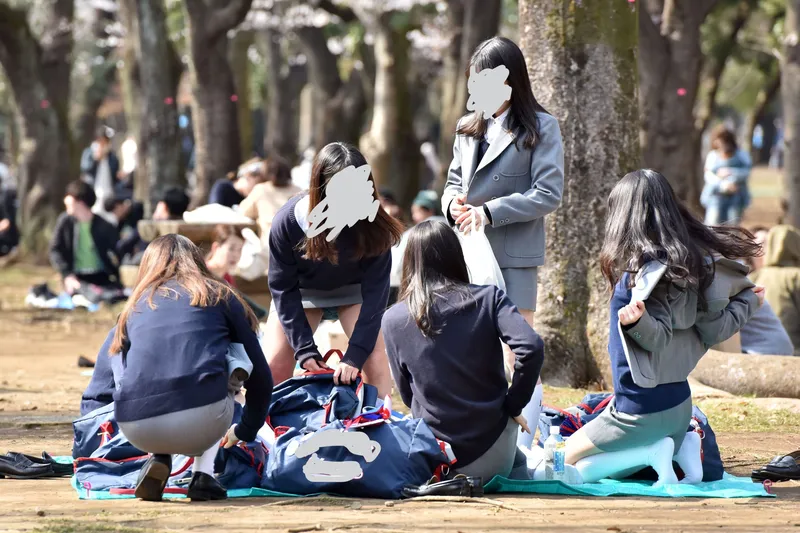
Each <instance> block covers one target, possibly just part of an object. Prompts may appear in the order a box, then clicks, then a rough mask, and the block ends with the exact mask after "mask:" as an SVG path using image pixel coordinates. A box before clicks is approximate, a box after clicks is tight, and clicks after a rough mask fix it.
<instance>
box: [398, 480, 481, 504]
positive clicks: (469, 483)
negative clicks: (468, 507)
mask: <svg viewBox="0 0 800 533" xmlns="http://www.w3.org/2000/svg"><path fill="white" fill-rule="evenodd" d="M403 496H405V497H406V498H415V497H417V496H467V497H469V498H477V497H480V496H483V481H482V480H481V478H479V477H467V476H465V475H463V474H458V475H457V476H455V477H454V478H453V479H448V480H447V481H439V482H435V483H431V482H428V483H426V484H424V485H420V486H419V487H405V488H403Z"/></svg>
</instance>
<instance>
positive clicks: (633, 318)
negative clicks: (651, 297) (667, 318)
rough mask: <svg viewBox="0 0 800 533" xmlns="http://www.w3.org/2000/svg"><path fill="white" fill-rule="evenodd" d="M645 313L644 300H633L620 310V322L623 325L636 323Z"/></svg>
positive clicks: (618, 314)
mask: <svg viewBox="0 0 800 533" xmlns="http://www.w3.org/2000/svg"><path fill="white" fill-rule="evenodd" d="M643 314H644V302H631V303H629V304H628V305H626V306H625V307H623V308H622V309H620V310H619V312H618V313H617V316H619V323H620V324H622V325H623V326H630V325H631V324H635V323H636V322H638V321H639V319H640V318H642V315H643Z"/></svg>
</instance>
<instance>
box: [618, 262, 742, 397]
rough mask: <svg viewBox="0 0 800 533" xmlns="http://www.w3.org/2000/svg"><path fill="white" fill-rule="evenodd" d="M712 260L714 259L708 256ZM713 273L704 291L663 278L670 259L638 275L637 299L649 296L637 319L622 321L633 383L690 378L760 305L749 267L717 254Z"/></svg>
mask: <svg viewBox="0 0 800 533" xmlns="http://www.w3.org/2000/svg"><path fill="white" fill-rule="evenodd" d="M708 261H712V259H710V258H709V259H708ZM713 261H714V263H715V265H714V279H713V281H712V282H711V285H709V286H708V287H707V288H706V289H705V291H704V293H703V295H704V297H705V300H706V303H707V309H706V310H703V309H701V308H700V304H699V301H698V295H697V293H696V292H694V291H692V290H688V289H687V288H685V287H681V286H680V284H678V283H677V282H670V281H666V280H662V277H663V275H664V273H665V272H666V270H667V267H666V265H663V264H661V263H659V262H657V261H652V262H650V263H647V264H646V265H645V266H644V267H643V268H642V270H641V271H640V272H639V274H638V275H637V276H636V285H635V286H634V287H633V290H632V300H633V301H644V302H645V310H644V314H643V315H642V316H641V318H639V320H638V322H636V323H635V324H633V325H629V326H623V325H621V324H619V325H618V327H619V330H620V338H621V339H622V345H623V349H624V350H625V357H626V359H627V360H628V365H629V366H630V369H631V377H632V378H633V381H634V383H636V384H637V385H639V386H640V387H646V388H652V387H655V386H657V385H663V384H666V383H676V382H681V381H685V380H686V379H687V378H688V377H689V374H690V373H691V372H692V370H694V367H695V366H697V363H698V362H699V361H700V358H701V357H703V355H705V353H706V352H707V351H708V349H709V348H710V347H711V346H714V345H715V344H718V343H720V342H722V341H724V340H726V339H729V338H730V337H732V336H733V335H734V334H735V333H736V332H738V331H739V330H740V329H741V327H742V326H743V325H744V324H745V323H746V322H747V321H748V320H750V317H752V316H753V313H755V311H756V309H758V297H757V296H756V295H755V293H754V292H753V291H752V290H751V289H752V287H753V283H752V282H751V281H750V280H749V279H747V272H748V268H747V267H746V266H744V265H742V264H740V263H738V262H736V261H733V260H730V259H725V258H714V259H713Z"/></svg>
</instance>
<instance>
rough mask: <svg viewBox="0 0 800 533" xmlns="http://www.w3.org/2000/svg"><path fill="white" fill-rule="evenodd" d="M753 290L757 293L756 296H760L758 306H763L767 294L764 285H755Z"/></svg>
mask: <svg viewBox="0 0 800 533" xmlns="http://www.w3.org/2000/svg"><path fill="white" fill-rule="evenodd" d="M753 292H754V293H755V294H756V296H758V306H759V307H761V306H762V305H764V296H765V295H766V291H765V290H764V287H760V286H758V285H756V286H755V287H753Z"/></svg>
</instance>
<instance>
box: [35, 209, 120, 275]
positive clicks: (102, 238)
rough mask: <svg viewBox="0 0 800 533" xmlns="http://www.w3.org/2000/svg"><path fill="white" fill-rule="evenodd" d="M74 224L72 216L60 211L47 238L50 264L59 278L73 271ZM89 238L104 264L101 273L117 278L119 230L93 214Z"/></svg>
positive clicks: (75, 237)
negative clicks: (48, 238)
mask: <svg viewBox="0 0 800 533" xmlns="http://www.w3.org/2000/svg"><path fill="white" fill-rule="evenodd" d="M75 223H76V220H75V218H74V217H71V216H69V215H68V214H66V213H63V214H62V215H61V216H60V217H58V221H57V222H56V228H55V230H54V231H53V240H52V241H50V264H51V265H53V268H55V269H56V270H58V271H59V272H60V273H61V276H62V277H66V276H69V275H70V274H73V273H74V272H73V269H74V265H75V245H76V244H77V243H76V239H77V236H76V235H75ZM92 238H93V239H94V246H95V248H96V249H97V255H98V256H99V257H100V262H101V263H102V265H103V272H105V273H106V274H108V276H109V278H110V279H111V281H119V258H118V257H117V252H116V246H117V241H118V240H119V231H118V230H117V228H115V227H114V226H113V225H112V224H111V223H109V222H108V221H107V220H105V219H104V218H103V217H99V216H97V215H95V216H93V217H92Z"/></svg>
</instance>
